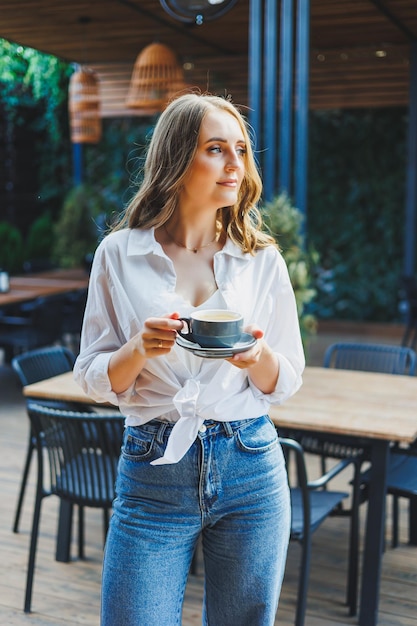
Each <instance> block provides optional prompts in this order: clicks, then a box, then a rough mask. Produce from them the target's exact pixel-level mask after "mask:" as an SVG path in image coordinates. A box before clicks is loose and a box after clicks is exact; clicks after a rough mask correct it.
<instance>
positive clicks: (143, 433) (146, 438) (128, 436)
mask: <svg viewBox="0 0 417 626" xmlns="http://www.w3.org/2000/svg"><path fill="white" fill-rule="evenodd" d="M156 447H157V442H156V434H155V433H154V432H149V431H147V430H146V429H142V428H141V427H140V426H128V427H127V428H126V430H125V434H124V441H123V446H122V456H123V458H125V459H127V460H129V461H143V460H144V459H148V458H149V457H151V456H154V454H155V448H156Z"/></svg>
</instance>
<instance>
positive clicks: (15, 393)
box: [0, 344, 417, 626]
mask: <svg viewBox="0 0 417 626" xmlns="http://www.w3.org/2000/svg"><path fill="white" fill-rule="evenodd" d="M322 347H323V346H321V348H320V346H319V345H318V344H316V345H315V346H314V347H313V350H312V352H311V357H310V358H313V359H314V358H316V357H317V355H319V358H320V355H321V350H322ZM416 419H417V411H416ZM0 433H1V437H0V485H1V487H0V489H1V503H2V504H1V508H0V550H1V567H0V624H1V625H4V626H14V625H31V626H52V625H54V626H60V625H62V626H70V625H76V624H77V625H84V626H98V625H99V618H98V611H99V595H100V574H101V558H102V519H101V515H100V512H99V511H92V510H89V511H87V513H86V519H87V523H86V556H87V558H86V560H84V561H79V560H78V559H77V558H76V557H75V554H76V546H75V543H74V546H73V554H74V557H73V561H72V562H71V563H68V564H63V563H57V562H56V561H55V560H54V550H55V532H56V520H57V500H56V499H55V498H50V499H47V500H45V501H44V504H43V510H42V518H41V533H40V539H39V547H38V555H37V567H36V574H35V583H34V592H33V602H32V609H33V613H32V614H31V615H25V614H24V613H23V608H22V607H23V598H24V585H25V576H26V563H27V554H28V545H29V536H30V535H29V532H30V524H31V515H32V506H33V486H34V478H35V476H34V474H35V472H34V471H32V475H31V486H30V487H29V489H28V494H27V499H26V501H25V505H24V510H23V516H22V520H21V532H20V533H19V534H14V533H13V532H12V531H11V526H12V519H13V514H14V507H15V503H16V494H17V490H18V485H19V481H20V476H21V469H22V464H23V457H24V453H25V450H26V443H27V433H28V424H27V417H26V414H25V407H24V402H23V400H22V397H21V394H20V391H19V389H18V387H17V385H16V383H15V379H14V377H13V375H12V373H11V371H10V368H6V367H1V366H0ZM316 463H317V459H314V458H313V459H311V464H312V465H314V466H315V464H316ZM33 469H34V468H33ZM339 486H340V487H341V488H346V484H343V483H342V484H339ZM403 509H404V510H403V511H402V515H401V529H400V530H401V535H400V538H401V544H400V547H399V548H397V549H395V550H393V549H391V548H390V547H388V548H387V551H386V553H385V555H384V559H383V571H382V586H381V598H380V614H379V624H380V625H381V626H417V593H416V590H417V548H415V547H410V546H408V545H407V544H406V541H407V526H406V523H407V516H406V514H405V513H406V511H405V508H404V504H403ZM365 513H366V506H365V505H364V506H363V507H362V511H361V515H362V520H363V519H364V515H365ZM347 530H348V519H345V518H332V519H330V520H328V521H327V522H326V523H325V524H324V525H323V526H322V528H320V529H319V530H318V531H317V533H316V534H315V537H314V543H313V555H312V569H311V577H310V587H309V595H308V607H307V618H306V626H331V625H334V626H350V625H353V624H356V623H357V620H356V619H355V618H349V617H347V609H346V607H345V606H344V596H345V582H346V559H347ZM389 533H390V524H389V520H388V523H387V537H389V536H390V535H389ZM362 535H363V524H362ZM299 556H300V550H299V546H298V545H296V544H291V545H290V550H289V556H288V563H287V571H286V576H285V580H284V586H283V591H282V596H281V603H280V608H279V610H278V613H277V618H276V622H275V623H276V624H277V625H278V624H279V625H280V626H291V625H292V624H293V620H294V613H295V601H296V588H297V570H298V563H299ZM203 582H204V581H203V576H202V566H201V564H200V567H199V572H198V574H197V576H190V579H189V582H188V586H187V591H186V599H185V604H184V611H183V626H197V625H199V624H201V598H202V591H203ZM143 626H146V624H143ZM161 626H164V625H163V624H161ZM215 626H220V625H215ZM222 626H227V625H222ZM253 626H257V625H256V624H254V625H253Z"/></svg>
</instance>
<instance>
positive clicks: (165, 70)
mask: <svg viewBox="0 0 417 626" xmlns="http://www.w3.org/2000/svg"><path fill="white" fill-rule="evenodd" d="M185 88H186V84H185V81H184V73H183V70H182V67H181V66H180V65H179V64H178V61H177V59H176V56H175V54H174V52H172V50H170V48H168V47H167V46H165V45H163V44H161V43H152V44H150V45H149V46H147V47H146V48H144V49H143V50H142V52H141V53H140V54H139V55H138V57H137V59H136V62H135V66H134V68H133V72H132V78H131V81H130V86H129V91H128V94H127V100H126V106H128V107H131V108H135V109H143V110H144V112H146V114H152V113H158V112H160V111H163V110H164V108H165V107H166V105H167V104H168V101H169V100H170V98H172V96H173V95H175V93H177V92H179V91H181V90H183V89H185Z"/></svg>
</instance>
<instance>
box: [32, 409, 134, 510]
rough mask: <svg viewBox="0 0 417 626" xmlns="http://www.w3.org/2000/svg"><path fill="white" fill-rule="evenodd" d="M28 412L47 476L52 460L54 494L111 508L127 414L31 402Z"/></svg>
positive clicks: (41, 469) (39, 468) (52, 491)
mask: <svg viewBox="0 0 417 626" xmlns="http://www.w3.org/2000/svg"><path fill="white" fill-rule="evenodd" d="M27 409H28V415H29V418H30V421H31V426H32V430H33V433H34V435H35V438H36V445H37V450H38V471H39V472H40V475H41V476H44V452H43V451H46V456H47V458H48V461H49V463H48V465H49V473H50V492H51V493H52V494H55V495H57V496H59V497H61V498H64V499H67V500H69V501H71V502H73V503H75V504H79V505H80V506H91V507H100V508H103V507H107V508H110V507H111V505H112V501H113V498H114V485H115V481H116V472H117V463H118V458H119V454H120V448H121V444H122V436H123V428H124V418H123V416H122V415H121V414H120V413H117V414H115V413H80V412H78V413H77V412H75V411H62V410H59V409H54V408H50V407H45V406H40V405H39V404H37V403H32V402H28V405H27Z"/></svg>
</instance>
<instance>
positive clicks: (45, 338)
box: [0, 295, 64, 363]
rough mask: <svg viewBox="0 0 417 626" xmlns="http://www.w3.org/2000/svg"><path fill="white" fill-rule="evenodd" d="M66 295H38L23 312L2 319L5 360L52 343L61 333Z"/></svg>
mask: <svg viewBox="0 0 417 626" xmlns="http://www.w3.org/2000/svg"><path fill="white" fill-rule="evenodd" d="M63 311H64V298H63V296H61V295H59V296H48V297H41V298H37V299H36V300H34V301H33V302H31V305H30V308H28V309H27V311H25V314H22V315H13V316H8V315H2V316H1V318H0V348H3V350H4V354H5V362H6V363H10V362H11V360H12V358H13V357H14V356H16V355H18V354H21V353H23V352H28V351H29V350H33V349H34V348H40V347H44V346H49V345H53V344H54V343H55V342H58V341H60V339H61V336H62V318H63Z"/></svg>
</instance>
